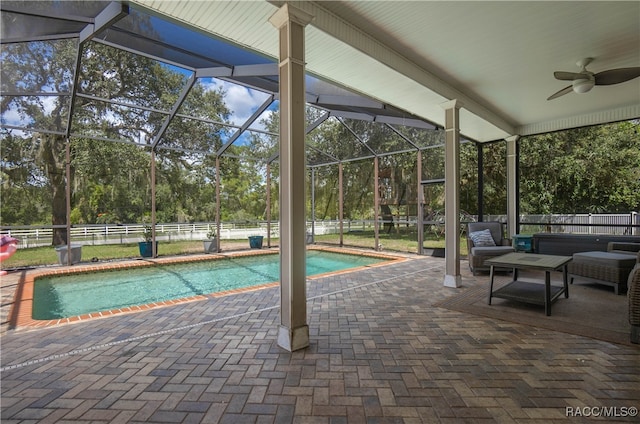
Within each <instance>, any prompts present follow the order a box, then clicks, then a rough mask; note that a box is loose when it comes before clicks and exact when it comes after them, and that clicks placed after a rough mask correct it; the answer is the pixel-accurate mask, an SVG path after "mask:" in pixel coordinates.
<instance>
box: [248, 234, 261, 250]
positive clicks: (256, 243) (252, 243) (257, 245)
mask: <svg viewBox="0 0 640 424" xmlns="http://www.w3.org/2000/svg"><path fill="white" fill-rule="evenodd" d="M263 238H264V237H263V236H249V247H250V248H252V249H262V239H263Z"/></svg>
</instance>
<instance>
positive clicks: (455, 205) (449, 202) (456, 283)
mask: <svg viewBox="0 0 640 424" xmlns="http://www.w3.org/2000/svg"><path fill="white" fill-rule="evenodd" d="M442 107H443V109H444V110H445V112H444V113H445V136H444V137H445V141H444V143H445V162H444V192H445V194H444V222H445V224H444V230H445V249H444V251H445V276H444V285H445V287H460V286H461V285H462V279H461V276H460V108H461V107H462V104H461V103H460V101H458V100H451V101H449V102H447V103H444V104H443V105H442Z"/></svg>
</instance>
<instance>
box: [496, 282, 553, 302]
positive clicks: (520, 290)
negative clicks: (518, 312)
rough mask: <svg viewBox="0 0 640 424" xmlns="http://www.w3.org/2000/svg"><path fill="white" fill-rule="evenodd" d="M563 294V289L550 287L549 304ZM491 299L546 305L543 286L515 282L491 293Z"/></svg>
mask: <svg viewBox="0 0 640 424" xmlns="http://www.w3.org/2000/svg"><path fill="white" fill-rule="evenodd" d="M563 293H564V287H558V286H551V287H550V288H549V295H550V296H549V297H550V299H549V300H550V302H551V303H553V302H555V301H556V300H557V299H558V298H559V297H560V296H561V295H562V294H563ZM491 297H498V298H500V299H507V300H515V301H517V302H522V303H530V304H533V305H542V306H544V305H546V302H545V287H544V284H538V283H532V282H529V281H521V280H516V281H512V282H510V283H508V284H507V285H505V286H503V287H501V288H499V289H498V290H496V291H494V292H493V293H491Z"/></svg>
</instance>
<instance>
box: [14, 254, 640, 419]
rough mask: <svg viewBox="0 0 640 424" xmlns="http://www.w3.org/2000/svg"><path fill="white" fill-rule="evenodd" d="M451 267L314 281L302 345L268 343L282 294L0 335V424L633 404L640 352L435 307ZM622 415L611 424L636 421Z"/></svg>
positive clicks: (414, 264) (450, 414)
mask: <svg viewBox="0 0 640 424" xmlns="http://www.w3.org/2000/svg"><path fill="white" fill-rule="evenodd" d="M443 279H444V260H442V259H438V258H424V257H421V258H418V257H415V258H412V259H411V260H409V261H406V262H402V263H398V264H394V265H389V266H385V267H375V268H370V269H366V270H363V271H359V272H354V273H346V274H339V275H335V276H329V277H325V278H321V279H315V280H310V281H309V282H308V289H307V297H308V323H309V327H310V329H309V331H310V338H311V346H310V347H309V348H307V349H303V350H300V351H297V352H293V353H289V352H286V351H284V350H282V349H281V348H279V347H278V346H277V344H276V338H277V328H278V325H279V289H278V288H268V289H264V290H260V291H255V292H247V293H240V294H235V295H232V296H226V297H220V298H213V297H212V298H209V299H208V300H206V301H198V302H191V303H185V304H179V305H176V306H171V307H166V308H159V309H153V310H149V311H145V312H139V313H135V314H128V315H120V316H114V317H110V318H105V319H97V320H89V321H84V322H80V323H76V324H69V325H63V326H59V327H54V328H46V329H39V330H31V331H22V330H17V331H9V332H6V333H5V334H4V335H3V336H2V373H1V378H2V381H1V383H2V409H1V419H2V422H3V423H30V422H41V423H47V422H52V423H54V422H55V423H65V422H74V423H78V422H86V423H100V422H109V423H119V422H123V423H125V422H128V423H142V422H151V423H167V422H169V423H192V422H193V423H217V422H220V423H233V424H240V423H245V422H246V423H316V422H317V423H460V422H465V423H554V422H573V423H575V422H593V421H605V419H604V418H602V417H600V418H594V417H571V416H569V417H568V416H567V407H572V408H575V407H608V408H613V407H616V408H623V407H624V408H631V407H636V408H637V407H640V349H638V348H635V347H633V346H621V345H615V344H611V343H607V342H602V341H598V340H593V339H589V338H585V337H579V336H573V335H568V334H563V333H558V332H553V331H541V330H540V329H536V328H532V327H528V326H523V325H518V324H513V323H508V322H504V321H499V320H493V319H489V318H482V317H477V316H472V315H468V314H463V313H458V312H454V311H450V310H447V309H442V308H438V307H435V306H433V304H434V303H436V302H438V301H441V300H442V299H444V298H446V297H448V296H452V295H454V294H456V293H459V291H460V290H465V289H467V288H468V287H471V286H473V285H476V284H486V283H487V280H488V277H487V276H482V275H480V276H478V277H473V276H471V275H470V273H468V272H467V271H466V269H464V271H463V282H464V284H463V287H462V288H459V289H452V288H446V287H443V284H442V281H443ZM637 420H638V418H637V417H631V416H626V417H622V416H618V417H613V418H607V419H606V421H607V422H615V421H619V422H638V421H637Z"/></svg>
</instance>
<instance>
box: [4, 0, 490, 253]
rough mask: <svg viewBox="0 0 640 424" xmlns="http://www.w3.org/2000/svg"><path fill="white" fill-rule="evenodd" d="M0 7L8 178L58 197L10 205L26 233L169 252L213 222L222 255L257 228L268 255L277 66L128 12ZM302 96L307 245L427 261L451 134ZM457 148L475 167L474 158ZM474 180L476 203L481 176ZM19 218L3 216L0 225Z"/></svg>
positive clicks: (344, 96)
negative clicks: (132, 237) (154, 245)
mask: <svg viewBox="0 0 640 424" xmlns="http://www.w3.org/2000/svg"><path fill="white" fill-rule="evenodd" d="M1 7H2V56H1V58H2V110H1V113H2V116H1V117H2V145H3V147H2V150H3V156H2V161H3V173H4V174H5V175H6V177H5V176H3V179H5V178H6V179H11V180H12V182H13V183H16V182H21V183H24V187H25V190H26V192H28V188H27V187H28V186H31V187H38V186H40V187H42V186H48V187H50V191H51V192H50V197H48V198H47V197H46V196H45V197H42V196H43V195H42V194H41V193H40V192H38V193H36V192H35V191H34V192H33V193H32V195H33V196H29V195H28V196H21V198H8V199H7V198H6V197H5V200H10V201H11V202H15V203H16V205H18V204H20V203H24V202H33V204H36V205H37V206H36V208H35V210H34V209H31V210H32V212H30V213H31V214H32V215H33V216H32V217H31V219H29V217H25V216H22V218H24V219H23V221H25V222H30V223H41V222H42V219H40V222H38V217H42V216H45V215H47V214H50V216H52V217H53V218H52V226H51V228H52V229H53V233H52V241H53V244H54V245H61V244H68V243H71V242H72V241H73V240H72V239H73V238H74V237H80V236H76V235H74V234H77V233H74V232H73V231H72V230H73V229H75V228H77V227H80V226H83V227H86V226H92V225H96V226H100V225H103V226H105V227H108V226H109V225H110V224H113V225H120V226H127V225H134V226H135V225H138V224H139V225H144V224H147V225H149V226H150V227H151V228H152V232H153V233H154V237H159V236H161V235H164V232H163V231H164V230H163V228H162V227H160V226H159V224H161V223H178V224H180V223H182V224H193V225H192V226H191V227H189V226H188V225H185V226H183V229H185V230H184V231H189V232H190V233H191V237H193V232H194V229H196V228H197V229H198V231H205V230H203V227H202V225H198V226H196V225H195V224H202V223H206V232H210V231H211V230H215V231H216V233H217V234H218V235H219V238H220V239H222V243H224V237H223V235H224V232H225V231H226V230H227V229H229V228H231V227H233V228H236V227H238V226H240V227H241V226H242V224H243V223H257V225H259V227H260V229H261V231H263V232H264V235H265V236H266V238H267V243H268V244H269V245H271V237H277V234H278V232H277V230H278V228H277V225H278V220H279V205H278V190H279V154H278V151H279V150H278V127H279V113H278V112H279V100H280V99H279V94H278V92H279V91H278V90H279V81H278V64H277V63H276V62H275V61H274V60H272V59H270V58H267V57H262V56H260V55H256V54H253V53H251V52H249V51H247V50H245V49H243V48H241V47H240V46H235V45H232V44H229V43H228V42H225V41H223V40H219V39H216V38H213V37H211V36H209V35H205V34H203V33H200V32H197V31H195V30H192V29H189V28H187V27H185V26H183V25H178V24H177V23H175V22H171V21H168V20H165V19H161V18H159V17H158V16H155V15H153V14H149V13H147V12H146V11H145V10H144V9H142V8H138V7H136V6H133V5H125V4H122V3H119V2H105V1H87V2H75V1H74V2H12V1H3V2H2V6H1ZM305 87H306V99H305V100H306V130H305V134H306V136H305V151H306V167H307V170H308V172H307V182H306V196H307V217H306V218H307V221H308V224H307V226H308V229H307V231H308V233H309V234H310V236H311V239H313V238H314V237H316V236H318V237H319V236H321V235H325V234H326V236H324V238H323V241H325V242H328V243H337V244H340V245H342V244H345V243H347V244H349V243H356V244H358V243H364V245H365V246H366V247H370V248H376V249H377V248H379V247H382V245H383V244H384V243H385V241H384V239H385V238H390V237H391V236H397V237H404V238H408V239H410V240H412V241H414V242H415V243H414V244H413V246H414V248H415V250H413V251H417V252H422V249H423V246H424V238H425V234H427V237H430V236H429V234H435V235H436V238H438V237H440V236H441V234H440V232H441V229H440V227H441V224H442V223H443V222H444V215H443V208H444V188H443V184H442V183H443V181H444V131H443V129H442V128H438V127H436V126H435V125H432V124H431V123H429V122H426V121H424V120H422V119H420V118H418V117H416V116H413V115H411V114H409V113H407V112H405V111H402V110H399V109H397V108H395V107H393V106H390V105H388V104H384V103H381V102H379V101H376V100H374V99H370V98H367V97H364V96H362V95H359V94H358V93H354V92H351V91H347V90H345V89H343V88H341V87H340V86H338V85H336V84H335V83H329V82H327V81H322V80H320V79H318V78H315V77H314V76H313V75H307V76H306V79H305ZM462 149H466V152H467V153H466V154H465V155H463V157H467V158H471V159H470V160H472V161H474V160H476V146H475V144H474V143H466V142H465V141H463V143H462ZM465 181H466V182H467V183H468V187H469V188H468V189H467V192H464V191H463V194H462V196H463V199H465V198H466V199H467V200H468V201H469V202H470V203H475V202H476V201H477V192H476V190H477V188H476V187H477V175H468V176H466V180H465ZM465 193H466V194H465ZM24 210H28V209H27V208H24V207H22V208H21V207H18V206H16V208H15V210H13V209H11V208H7V209H6V211H5V212H4V213H5V219H4V221H6V220H7V219H8V218H9V217H11V218H14V219H15V220H20V219H19V218H20V214H23V215H24V214H25V212H24ZM474 212H475V211H474ZM7 214H9V215H7ZM11 214H14V215H15V216H13V215H11ZM43 228H44V227H43ZM140 228H142V227H140ZM178 231H179V230H178ZM132 232H133V230H132ZM349 234H357V235H363V234H364V235H366V237H365V238H364V240H365V241H364V242H363V241H362V240H363V239H362V238H359V239H358V241H353V240H349V241H346V240H345V237H346V236H347V235H349ZM202 236H203V235H201V237H202ZM174 237H178V235H177V234H176V235H174ZM120 238H122V235H120ZM93 240H94V241H95V238H94V239H93ZM414 248H412V249H414ZM155 253H157V252H155Z"/></svg>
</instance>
